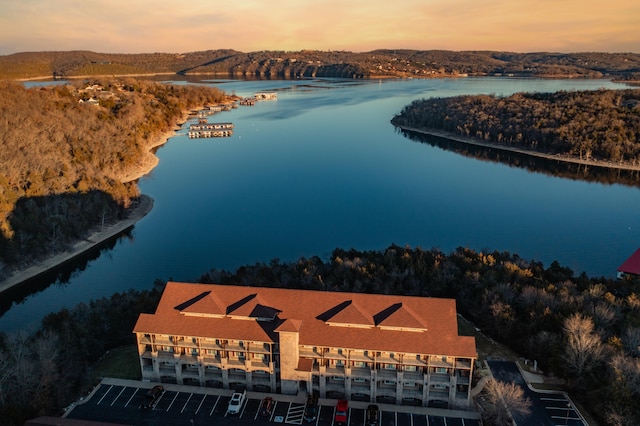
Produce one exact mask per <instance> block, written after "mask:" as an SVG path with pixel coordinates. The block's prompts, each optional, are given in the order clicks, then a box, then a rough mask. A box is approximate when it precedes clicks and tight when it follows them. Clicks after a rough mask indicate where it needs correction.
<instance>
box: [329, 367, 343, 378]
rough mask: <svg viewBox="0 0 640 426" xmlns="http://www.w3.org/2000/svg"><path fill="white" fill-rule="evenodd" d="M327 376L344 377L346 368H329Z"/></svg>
mask: <svg viewBox="0 0 640 426" xmlns="http://www.w3.org/2000/svg"><path fill="white" fill-rule="evenodd" d="M326 374H328V375H331V374H333V375H335V376H344V366H342V365H334V366H332V367H327V372H326Z"/></svg>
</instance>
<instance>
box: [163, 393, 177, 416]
mask: <svg viewBox="0 0 640 426" xmlns="http://www.w3.org/2000/svg"><path fill="white" fill-rule="evenodd" d="M178 394H180V392H176V395H175V396H174V397H173V399H172V400H171V404H169V406H168V407H167V410H166V412H167V413H168V412H169V410H170V409H171V406H172V405H173V403H174V402H175V401H176V398H177V397H178Z"/></svg>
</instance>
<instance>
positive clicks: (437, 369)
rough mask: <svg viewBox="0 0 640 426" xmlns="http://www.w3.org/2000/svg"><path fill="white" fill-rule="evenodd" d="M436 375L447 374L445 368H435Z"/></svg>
mask: <svg viewBox="0 0 640 426" xmlns="http://www.w3.org/2000/svg"><path fill="white" fill-rule="evenodd" d="M436 373H439V374H447V369H446V368H444V367H437V368H436Z"/></svg>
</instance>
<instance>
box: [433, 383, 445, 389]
mask: <svg viewBox="0 0 640 426" xmlns="http://www.w3.org/2000/svg"><path fill="white" fill-rule="evenodd" d="M433 388H434V389H446V388H447V385H443V384H440V383H437V384H435V385H433Z"/></svg>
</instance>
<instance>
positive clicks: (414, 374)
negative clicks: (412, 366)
mask: <svg viewBox="0 0 640 426" xmlns="http://www.w3.org/2000/svg"><path fill="white" fill-rule="evenodd" d="M402 376H403V377H404V379H405V380H408V381H414V382H422V381H424V374H422V372H420V371H406V370H405V372H404V374H403V375H402Z"/></svg>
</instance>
